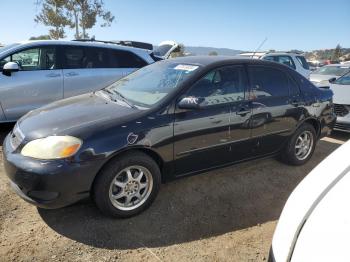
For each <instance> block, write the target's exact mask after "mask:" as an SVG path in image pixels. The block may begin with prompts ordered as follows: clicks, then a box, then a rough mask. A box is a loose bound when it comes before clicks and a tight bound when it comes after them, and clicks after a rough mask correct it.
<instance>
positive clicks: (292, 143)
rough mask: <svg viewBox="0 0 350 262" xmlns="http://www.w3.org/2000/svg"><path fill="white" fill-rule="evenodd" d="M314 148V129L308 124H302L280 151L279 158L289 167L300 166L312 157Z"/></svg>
mask: <svg viewBox="0 0 350 262" xmlns="http://www.w3.org/2000/svg"><path fill="white" fill-rule="evenodd" d="M315 146H316V131H315V128H314V127H313V126H312V125H310V124H308V123H304V124H302V125H301V126H300V127H299V128H298V129H297V130H296V132H295V133H294V135H293V136H292V137H291V138H290V140H289V141H288V143H287V145H286V147H285V149H284V150H283V151H282V155H281V158H282V160H283V161H284V162H286V163H288V164H291V165H302V164H304V163H306V162H307V161H308V160H309V159H310V158H311V156H312V154H313V152H314V150H315Z"/></svg>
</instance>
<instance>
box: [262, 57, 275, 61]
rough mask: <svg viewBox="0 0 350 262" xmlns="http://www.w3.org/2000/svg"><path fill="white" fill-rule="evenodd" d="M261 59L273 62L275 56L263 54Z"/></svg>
mask: <svg viewBox="0 0 350 262" xmlns="http://www.w3.org/2000/svg"><path fill="white" fill-rule="evenodd" d="M263 60H267V61H272V62H275V58H274V57H273V56H265V57H264V58H263Z"/></svg>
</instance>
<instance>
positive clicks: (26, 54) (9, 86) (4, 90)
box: [0, 46, 63, 121]
mask: <svg viewBox="0 0 350 262" xmlns="http://www.w3.org/2000/svg"><path fill="white" fill-rule="evenodd" d="M2 61H3V63H1V64H4V62H5V61H7V62H9V61H12V62H16V63H18V65H19V68H20V70H19V71H18V72H14V73H12V74H11V76H5V75H3V74H0V102H1V105H2V107H3V111H4V114H5V117H6V120H7V121H15V120H17V119H18V118H20V117H21V116H22V115H24V114H26V113H27V112H28V111H30V110H33V109H36V108H39V107H41V106H43V105H46V104H48V103H50V102H53V101H56V100H59V99H62V98H63V76H62V69H58V68H57V61H56V47H55V46H41V47H33V48H29V49H25V50H21V51H18V52H16V53H13V54H11V55H10V56H8V57H5V58H4V59H2ZM2 61H1V62H2Z"/></svg>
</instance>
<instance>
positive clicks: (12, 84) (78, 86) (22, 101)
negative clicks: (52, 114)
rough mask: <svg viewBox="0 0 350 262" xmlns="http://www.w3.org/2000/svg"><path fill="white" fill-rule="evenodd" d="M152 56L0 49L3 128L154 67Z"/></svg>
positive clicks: (85, 48)
mask: <svg viewBox="0 0 350 262" xmlns="http://www.w3.org/2000/svg"><path fill="white" fill-rule="evenodd" d="M155 60H156V58H155V56H153V54H152V51H151V50H146V49H140V48H134V47H128V46H122V45H117V44H107V43H100V42H82V41H53V40H51V41H27V42H23V43H20V44H13V45H9V46H5V47H2V48H0V70H1V71H2V73H0V123H1V122H12V121H16V120H17V119H18V118H20V117H21V116H22V115H24V114H26V113H27V112H28V111H30V110H33V109H35V108H38V107H41V106H43V105H45V104H48V103H50V102H53V101H56V100H59V99H62V98H66V97H70V96H75V95H79V94H82V93H86V92H90V91H94V90H98V89H101V88H103V87H105V86H107V85H109V84H111V83H112V82H115V81H116V80H118V79H120V78H121V77H123V76H125V75H128V74H130V73H131V72H133V71H134V70H136V69H137V68H141V67H143V66H146V65H148V64H150V63H153V62H155Z"/></svg>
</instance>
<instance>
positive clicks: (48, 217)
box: [38, 141, 339, 249]
mask: <svg viewBox="0 0 350 262" xmlns="http://www.w3.org/2000/svg"><path fill="white" fill-rule="evenodd" d="M338 146H339V143H332V142H329V141H320V142H319V143H318V146H317V149H316V150H315V153H314V156H313V157H312V159H311V160H310V161H309V162H308V163H307V164H305V165H304V166H298V167H295V166H288V165H285V164H282V163H280V162H278V161H276V160H275V159H260V160H255V161H251V162H246V163H242V164H238V165H234V166H231V167H228V168H223V169H219V170H215V171H211V172H208V173H205V174H202V175H198V176H193V177H188V178H184V179H179V180H176V181H174V182H171V183H168V184H165V185H162V187H161V190H160V192H159V195H158V197H157V199H156V201H155V202H154V203H153V205H152V206H151V207H150V208H149V209H148V210H146V211H145V212H143V213H141V214H140V215H138V216H136V217H132V218H129V219H112V218H108V217H104V216H103V215H101V214H100V212H99V211H98V210H97V208H96V207H95V205H94V204H93V203H92V201H86V202H84V203H79V204H75V205H73V206H70V207H66V208H62V209H57V210H44V209H38V212H39V214H40V216H41V217H42V219H43V220H44V221H45V223H46V224H47V225H48V226H49V227H51V228H52V229H53V230H54V231H56V232H57V233H59V234H61V235H63V236H65V237H68V238H70V239H73V240H75V241H78V242H81V243H84V244H86V245H90V246H94V247H99V248H106V249H134V248H142V247H161V246H170V245H174V244H180V243H184V242H189V241H195V240H200V239H203V238H210V237H214V236H217V235H222V234H225V233H228V232H232V231H236V230H240V229H245V228H249V227H252V226H256V225H258V224H262V223H265V222H268V221H274V220H277V219H278V217H279V215H280V212H281V211H282V208H283V206H284V204H285V201H286V200H287V198H288V196H289V194H290V193H291V192H292V190H293V189H294V188H295V186H296V185H297V184H298V183H299V182H300V181H301V180H302V179H303V178H304V176H305V175H307V174H308V172H309V171H311V169H312V168H314V167H315V166H316V165H317V164H318V163H319V162H320V161H322V160H323V159H324V158H325V157H326V156H327V155H329V154H330V153H331V152H332V151H333V150H335V149H336V148H337V147H338Z"/></svg>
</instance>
